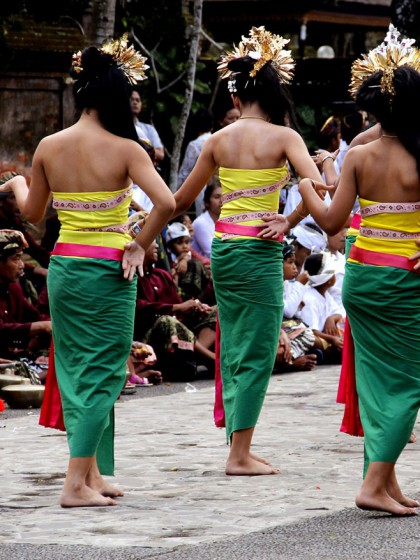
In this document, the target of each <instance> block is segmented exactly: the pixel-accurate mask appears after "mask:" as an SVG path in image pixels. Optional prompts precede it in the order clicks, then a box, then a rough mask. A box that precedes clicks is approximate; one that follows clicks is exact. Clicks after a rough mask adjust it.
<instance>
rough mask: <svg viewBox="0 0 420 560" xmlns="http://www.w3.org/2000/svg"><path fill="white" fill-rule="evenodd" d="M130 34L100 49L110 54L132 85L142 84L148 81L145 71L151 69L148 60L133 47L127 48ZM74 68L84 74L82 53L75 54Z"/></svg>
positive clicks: (111, 41)
mask: <svg viewBox="0 0 420 560" xmlns="http://www.w3.org/2000/svg"><path fill="white" fill-rule="evenodd" d="M127 44H128V34H127V33H124V35H123V36H122V37H121V38H120V39H111V40H110V41H108V42H107V43H104V44H103V45H102V47H101V48H100V49H99V50H100V51H101V52H103V53H105V54H110V55H111V56H112V58H113V59H114V60H115V62H116V63H117V66H118V67H119V68H121V70H122V71H123V72H124V74H125V75H126V77H127V80H128V81H129V82H130V84H131V85H135V84H136V83H137V82H141V81H142V80H145V79H146V74H145V71H146V70H147V69H148V68H149V66H147V64H145V63H146V60H147V59H146V58H145V57H144V56H142V55H141V54H140V53H139V52H137V51H136V50H135V49H134V47H133V45H130V46H129V47H128V46H127ZM72 66H73V69H74V71H75V72H77V73H79V72H82V70H83V68H82V53H81V51H79V52H77V53H74V55H73V62H72Z"/></svg>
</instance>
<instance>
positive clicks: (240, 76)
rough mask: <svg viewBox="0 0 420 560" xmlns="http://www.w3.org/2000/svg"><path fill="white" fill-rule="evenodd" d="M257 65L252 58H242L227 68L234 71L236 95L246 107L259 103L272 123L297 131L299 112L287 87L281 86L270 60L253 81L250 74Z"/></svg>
mask: <svg viewBox="0 0 420 560" xmlns="http://www.w3.org/2000/svg"><path fill="white" fill-rule="evenodd" d="M255 62H256V61H255V60H254V59H253V58H251V57H250V56H243V57H240V58H234V59H233V60H231V61H230V62H229V63H228V69H229V70H231V71H232V72H233V76H232V78H234V79H235V86H236V90H237V92H236V93H235V95H237V96H238V97H239V99H240V100H241V101H242V103H244V104H246V103H254V102H255V101H258V103H259V104H260V107H261V109H262V110H263V111H265V112H266V113H267V115H268V116H269V117H270V120H271V122H272V123H273V124H279V125H283V126H286V125H290V126H291V127H292V128H294V129H295V130H298V128H299V127H298V124H297V118H296V113H295V109H294V106H293V102H292V98H291V96H290V94H289V91H288V89H287V86H286V85H284V84H280V81H279V77H278V75H277V72H276V70H275V68H274V67H273V65H272V63H271V61H269V62H267V63H266V64H264V66H263V67H262V68H261V69H260V70H259V71H258V72H257V74H256V76H255V78H251V76H250V75H249V73H250V72H251V71H252V70H253V68H254V64H255Z"/></svg>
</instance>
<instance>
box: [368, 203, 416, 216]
mask: <svg viewBox="0 0 420 560" xmlns="http://www.w3.org/2000/svg"><path fill="white" fill-rule="evenodd" d="M419 210H420V202H380V203H378V204H371V205H370V206H365V208H361V209H360V213H361V215H362V216H363V217H365V216H374V215H375V214H382V213H384V212H386V213H391V214H396V213H400V212H401V213H403V212H418V211H419Z"/></svg>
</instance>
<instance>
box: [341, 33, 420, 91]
mask: <svg viewBox="0 0 420 560" xmlns="http://www.w3.org/2000/svg"><path fill="white" fill-rule="evenodd" d="M399 36H400V32H399V31H398V29H397V28H396V27H394V26H393V25H392V23H391V24H390V26H389V29H388V33H387V34H386V37H385V39H384V41H383V43H381V44H380V45H379V46H378V47H376V48H375V49H373V50H371V51H370V52H369V53H368V54H363V55H362V58H358V59H357V60H355V61H354V62H353V64H352V67H351V82H350V88H349V91H350V93H351V95H352V96H353V97H355V96H356V93H357V91H358V89H359V88H360V86H361V85H362V84H363V82H364V81H365V80H366V79H367V78H368V77H369V76H371V75H372V74H373V73H375V72H382V78H381V83H380V86H379V87H380V88H381V93H384V94H387V95H389V96H390V98H392V97H393V96H394V95H395V89H394V84H393V79H394V72H395V70H396V69H397V68H399V67H400V66H404V65H405V64H407V65H408V66H411V67H412V68H414V70H416V71H417V72H420V51H419V49H417V48H416V47H412V44H413V43H414V42H415V39H402V40H401V41H399V40H398V37H399Z"/></svg>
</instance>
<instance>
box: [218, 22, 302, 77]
mask: <svg viewBox="0 0 420 560" xmlns="http://www.w3.org/2000/svg"><path fill="white" fill-rule="evenodd" d="M288 42H289V39H284V38H283V37H281V36H280V35H274V34H273V33H270V31H267V30H266V29H265V27H264V26H261V27H253V28H252V29H251V31H250V32H249V37H245V36H242V41H241V42H240V43H239V45H238V46H237V47H236V46H234V49H233V51H227V52H226V53H225V54H224V55H222V56H221V57H220V62H219V64H218V66H217V70H218V71H219V74H220V77H221V78H222V79H224V78H230V77H231V76H232V74H233V72H232V71H231V70H229V69H228V67H227V66H228V64H229V62H230V61H231V60H233V59H235V58H241V57H243V56H250V57H251V58H253V59H254V60H255V63H254V67H253V69H252V70H251V72H250V73H249V75H250V77H251V78H255V76H256V75H257V72H258V71H259V70H260V69H261V68H262V67H263V66H264V65H265V64H267V62H270V61H271V64H272V65H273V66H274V68H275V70H276V72H277V75H278V77H279V80H280V83H283V84H288V83H290V82H291V81H292V78H293V70H294V67H295V62H294V60H293V58H292V57H291V54H290V51H286V50H284V46H285V45H287V43H288Z"/></svg>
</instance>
